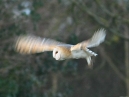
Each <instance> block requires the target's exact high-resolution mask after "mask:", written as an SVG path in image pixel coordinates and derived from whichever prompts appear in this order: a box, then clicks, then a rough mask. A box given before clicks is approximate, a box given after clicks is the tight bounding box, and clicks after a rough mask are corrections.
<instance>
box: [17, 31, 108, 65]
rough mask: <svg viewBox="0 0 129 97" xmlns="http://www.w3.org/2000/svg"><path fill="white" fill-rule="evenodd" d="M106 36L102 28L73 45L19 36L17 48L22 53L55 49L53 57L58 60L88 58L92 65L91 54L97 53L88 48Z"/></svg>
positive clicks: (89, 63) (31, 36)
mask: <svg viewBox="0 0 129 97" xmlns="http://www.w3.org/2000/svg"><path fill="white" fill-rule="evenodd" d="M105 36H106V33H105V30H104V29H100V30H98V31H97V32H96V33H95V34H94V35H93V37H92V38H91V39H89V40H86V41H83V42H81V43H78V44H76V45H71V44H65V43H62V42H58V41H55V40H52V39H47V38H40V37H36V36H33V35H27V36H20V37H18V39H17V41H16V46H15V48H16V50H17V51H18V52H20V53H22V54H32V53H41V52H44V51H53V57H54V58H55V59H56V60H65V59H73V58H74V59H79V58H86V60H87V62H88V65H89V66H91V56H96V55H97V54H96V53H94V52H92V51H91V50H89V49H88V48H90V47H95V46H98V45H99V44H100V43H101V42H103V41H104V39H105Z"/></svg>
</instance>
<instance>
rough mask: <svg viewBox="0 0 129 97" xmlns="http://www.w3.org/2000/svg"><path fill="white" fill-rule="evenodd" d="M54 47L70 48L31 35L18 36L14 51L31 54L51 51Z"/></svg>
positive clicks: (63, 44) (60, 43)
mask: <svg viewBox="0 0 129 97" xmlns="http://www.w3.org/2000/svg"><path fill="white" fill-rule="evenodd" d="M56 46H65V47H70V46H71V45H70V44H65V43H62V42H58V41H55V40H53V39H48V38H40V37H37V36H33V35H27V36H20V37H18V38H17V40H16V44H15V50H16V51H17V52H20V53H21V54H33V53H40V52H44V51H53V49H54V48H55V47H56Z"/></svg>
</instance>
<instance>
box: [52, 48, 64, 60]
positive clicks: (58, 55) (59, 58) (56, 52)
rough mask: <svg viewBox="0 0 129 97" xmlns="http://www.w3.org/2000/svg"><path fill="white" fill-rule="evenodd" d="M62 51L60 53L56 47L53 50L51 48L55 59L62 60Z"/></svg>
mask: <svg viewBox="0 0 129 97" xmlns="http://www.w3.org/2000/svg"><path fill="white" fill-rule="evenodd" d="M61 54H62V53H61V51H60V50H59V49H58V48H55V49H54V50H53V57H54V58H55V59H56V60H63V59H62V57H61V56H62V55H61Z"/></svg>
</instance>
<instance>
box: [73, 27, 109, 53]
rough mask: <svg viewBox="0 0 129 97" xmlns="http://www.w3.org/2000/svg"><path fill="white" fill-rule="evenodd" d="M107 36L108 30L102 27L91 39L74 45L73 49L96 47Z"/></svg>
mask: <svg viewBox="0 0 129 97" xmlns="http://www.w3.org/2000/svg"><path fill="white" fill-rule="evenodd" d="M105 36H106V30H104V29H100V30H98V31H97V32H96V33H95V34H94V35H93V36H92V37H91V38H90V39H88V40H85V41H83V42H80V43H78V44H76V45H74V46H72V47H71V51H72V50H80V49H86V48H90V47H96V46H98V45H99V44H100V43H102V42H103V41H104V39H105Z"/></svg>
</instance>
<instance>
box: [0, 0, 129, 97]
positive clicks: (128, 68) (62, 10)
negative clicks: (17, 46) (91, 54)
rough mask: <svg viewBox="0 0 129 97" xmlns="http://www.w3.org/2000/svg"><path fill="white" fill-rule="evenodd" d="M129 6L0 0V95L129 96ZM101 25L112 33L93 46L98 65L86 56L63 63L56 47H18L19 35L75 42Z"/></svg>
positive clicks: (124, 2)
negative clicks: (25, 51)
mask: <svg viewBox="0 0 129 97" xmlns="http://www.w3.org/2000/svg"><path fill="white" fill-rule="evenodd" d="M128 5H129V1H128V0H113V1H112V2H111V1H109V0H51V1H48V0H10V1H9V0H0V40H1V41H0V44H1V45H0V48H1V50H0V97H86V96H88V97H119V96H129V60H128V59H129V29H128V25H129V19H128V15H129V14H128V10H129V8H128ZM101 27H103V28H105V29H106V30H107V38H106V42H105V43H104V44H103V45H101V46H100V47H98V48H96V49H94V48H93V49H94V51H97V52H98V53H99V56H97V57H96V58H95V59H94V61H95V62H94V69H93V70H89V69H88V68H87V63H86V61H85V60H83V59H79V60H65V61H60V62H58V61H55V60H54V59H53V58H52V56H51V52H50V53H43V54H34V55H20V54H18V53H16V52H15V51H14V50H13V46H14V41H15V38H16V37H17V36H19V35H20V34H28V33H29V34H36V35H39V36H41V37H49V38H54V39H57V40H60V41H64V42H68V43H71V44H76V43H78V42H80V41H83V40H85V39H88V38H89V37H90V36H91V35H92V34H93V33H90V32H94V31H96V30H97V29H98V28H101ZM111 68H112V69H111ZM114 72H115V73H114ZM117 75H118V76H117Z"/></svg>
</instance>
